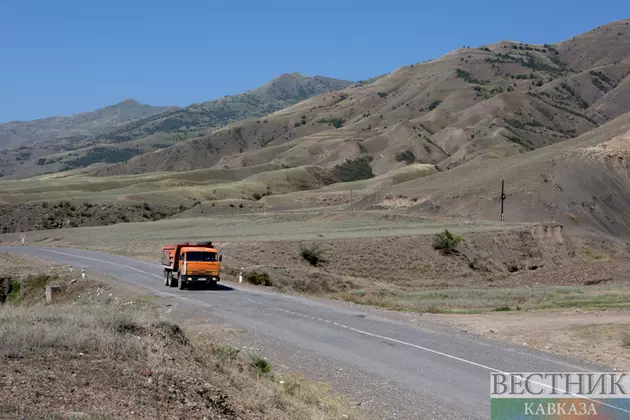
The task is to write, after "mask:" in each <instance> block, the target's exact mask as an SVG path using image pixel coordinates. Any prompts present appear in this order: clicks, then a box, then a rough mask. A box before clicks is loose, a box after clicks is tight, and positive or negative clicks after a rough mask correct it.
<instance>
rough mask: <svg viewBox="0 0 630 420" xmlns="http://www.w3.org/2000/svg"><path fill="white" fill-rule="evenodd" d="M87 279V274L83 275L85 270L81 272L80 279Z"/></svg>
mask: <svg viewBox="0 0 630 420" xmlns="http://www.w3.org/2000/svg"><path fill="white" fill-rule="evenodd" d="M86 277H87V274H85V269H83V270H81V278H82V279H84V278H86Z"/></svg>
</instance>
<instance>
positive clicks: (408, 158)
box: [396, 150, 416, 165]
mask: <svg viewBox="0 0 630 420" xmlns="http://www.w3.org/2000/svg"><path fill="white" fill-rule="evenodd" d="M403 161H404V162H407V165H410V164H412V163H414V162H415V161H416V156H415V155H414V154H413V152H412V151H411V150H405V151H404V152H400V153H397V154H396V162H403Z"/></svg>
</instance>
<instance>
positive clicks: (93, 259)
mask: <svg viewBox="0 0 630 420" xmlns="http://www.w3.org/2000/svg"><path fill="white" fill-rule="evenodd" d="M46 251H48V252H54V253H55V254H61V255H67V256H69V257H75V258H83V259H85V260H91V261H98V262H102V263H105V264H110V265H117V266H119V267H125V268H128V269H130V270H133V271H137V272H138V273H142V274H147V275H149V276H153V277H157V278H159V279H161V278H163V277H162V276H158V275H157V274H155V273H150V272H148V271H144V270H139V269H137V268H134V267H132V266H130V265H126V264H119V263H115V262H112V261H105V260H99V259H98V258H91V257H84V256H83V255H76V254H68V253H67V252H61V251H53V250H52V249H46Z"/></svg>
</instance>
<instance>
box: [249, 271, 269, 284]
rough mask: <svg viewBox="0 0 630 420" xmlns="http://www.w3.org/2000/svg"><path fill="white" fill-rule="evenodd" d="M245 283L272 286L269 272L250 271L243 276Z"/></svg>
mask: <svg viewBox="0 0 630 420" xmlns="http://www.w3.org/2000/svg"><path fill="white" fill-rule="evenodd" d="M243 277H244V278H245V281H246V282H247V283H251V284H255V285H257V286H272V285H273V283H272V281H271V278H270V277H269V274H267V273H266V272H264V271H263V272H258V271H250V272H249V273H245V275H244V276H243Z"/></svg>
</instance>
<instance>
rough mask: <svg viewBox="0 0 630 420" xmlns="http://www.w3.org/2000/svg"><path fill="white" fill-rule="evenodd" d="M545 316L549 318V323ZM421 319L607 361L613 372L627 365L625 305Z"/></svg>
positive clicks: (629, 325)
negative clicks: (592, 308)
mask: <svg viewBox="0 0 630 420" xmlns="http://www.w3.org/2000/svg"><path fill="white" fill-rule="evenodd" d="M551 319H553V322H550V320H551ZM422 320H423V322H424V321H427V320H428V321H433V322H437V323H441V324H443V325H446V326H450V327H457V328H458V329H459V330H460V331H466V332H468V333H471V334H477V335H481V336H484V337H488V338H493V339H500V340H506V341H510V342H513V343H517V344H521V345H525V346H527V347H531V348H534V349H538V350H543V351H547V352H550V353H554V354H558V355H562V356H570V357H572V358H575V359H578V360H585V361H589V362H593V363H596V364H599V365H604V366H610V367H612V368H614V369H616V370H619V371H624V372H627V371H629V370H630V310H628V309H607V310H584V309H572V310H564V311H553V312H547V311H545V312H537V311H531V312H518V313H517V312H510V313H488V314H467V315H459V314H449V315H440V314H426V315H423V316H422Z"/></svg>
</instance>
